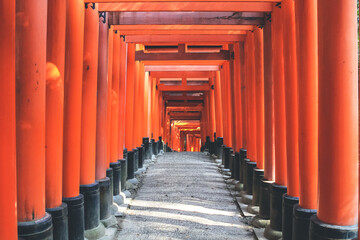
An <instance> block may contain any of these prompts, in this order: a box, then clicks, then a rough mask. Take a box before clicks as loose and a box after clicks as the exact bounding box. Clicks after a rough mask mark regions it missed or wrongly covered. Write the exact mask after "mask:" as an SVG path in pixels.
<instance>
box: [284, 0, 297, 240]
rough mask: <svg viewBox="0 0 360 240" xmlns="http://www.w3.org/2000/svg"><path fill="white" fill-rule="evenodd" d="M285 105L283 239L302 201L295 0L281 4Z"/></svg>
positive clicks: (290, 231) (287, 235)
mask: <svg viewBox="0 0 360 240" xmlns="http://www.w3.org/2000/svg"><path fill="white" fill-rule="evenodd" d="M282 11H283V23H284V25H283V26H284V31H283V38H284V77H285V107H286V155H287V194H286V195H284V197H283V226H282V229H283V238H284V239H291V238H292V235H293V234H292V220H293V207H294V205H295V204H297V203H298V202H299V198H298V197H299V134H298V133H299V131H298V130H299V124H298V91H297V90H298V89H297V87H298V86H297V65H296V64H297V61H296V36H295V9H294V1H292V0H285V1H283V3H282Z"/></svg>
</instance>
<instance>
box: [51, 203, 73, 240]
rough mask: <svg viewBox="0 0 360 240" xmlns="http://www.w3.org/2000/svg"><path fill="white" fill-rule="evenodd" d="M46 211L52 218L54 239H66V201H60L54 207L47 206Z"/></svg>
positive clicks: (67, 232) (67, 235) (67, 234)
mask: <svg viewBox="0 0 360 240" xmlns="http://www.w3.org/2000/svg"><path fill="white" fill-rule="evenodd" d="M46 211H47V212H48V213H49V214H50V215H51V218H52V225H53V238H54V240H67V239H68V238H69V229H68V207H67V205H66V203H62V204H61V205H60V206H59V207H56V208H47V209H46Z"/></svg>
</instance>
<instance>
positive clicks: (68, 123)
mask: <svg viewBox="0 0 360 240" xmlns="http://www.w3.org/2000/svg"><path fill="white" fill-rule="evenodd" d="M83 44H84V3H83V1H69V6H68V11H67V21H66V55H65V102H64V103H65V105H64V178H63V184H64V185H63V196H64V197H66V198H73V197H76V196H78V195H79V185H80V139H81V130H80V129H81V99H82V95H81V93H82V72H83Z"/></svg>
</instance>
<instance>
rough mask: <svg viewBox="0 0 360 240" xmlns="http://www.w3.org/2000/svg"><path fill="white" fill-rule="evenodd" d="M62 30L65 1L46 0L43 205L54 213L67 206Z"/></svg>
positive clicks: (55, 228) (55, 227) (56, 227)
mask: <svg viewBox="0 0 360 240" xmlns="http://www.w3.org/2000/svg"><path fill="white" fill-rule="evenodd" d="M65 31H66V4H61V3H59V2H57V1H48V18H47V49H46V61H47V67H46V130H45V132H46V133H45V134H46V136H45V142H46V143H45V144H46V149H45V160H46V164H45V205H46V208H47V211H48V212H49V213H50V214H51V215H53V216H54V214H55V215H58V214H62V212H63V211H64V208H66V205H65V204H63V205H62V174H63V171H62V169H63V121H64V67H65ZM62 215H63V214H62ZM60 216H61V215H60ZM63 227H65V228H67V225H66V226H63ZM57 231H58V226H56V225H54V234H57ZM55 237H59V236H55Z"/></svg>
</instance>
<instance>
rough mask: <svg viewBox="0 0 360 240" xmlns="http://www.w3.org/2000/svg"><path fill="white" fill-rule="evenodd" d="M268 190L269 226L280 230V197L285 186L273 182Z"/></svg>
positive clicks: (284, 190)
mask: <svg viewBox="0 0 360 240" xmlns="http://www.w3.org/2000/svg"><path fill="white" fill-rule="evenodd" d="M270 190H271V191H270V227H271V228H272V229H273V230H276V231H282V197H283V195H284V194H285V193H286V191H287V187H286V186H281V185H277V184H275V183H273V184H272V185H271V188H270Z"/></svg>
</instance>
